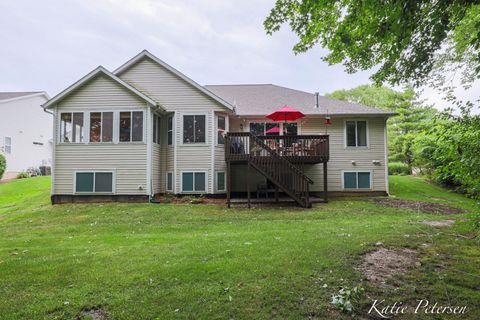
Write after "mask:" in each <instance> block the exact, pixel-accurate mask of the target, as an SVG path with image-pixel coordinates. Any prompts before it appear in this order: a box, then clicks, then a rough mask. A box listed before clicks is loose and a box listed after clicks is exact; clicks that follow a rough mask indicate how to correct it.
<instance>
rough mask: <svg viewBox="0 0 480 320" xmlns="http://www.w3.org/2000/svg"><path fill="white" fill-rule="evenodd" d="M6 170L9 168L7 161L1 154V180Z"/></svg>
mask: <svg viewBox="0 0 480 320" xmlns="http://www.w3.org/2000/svg"><path fill="white" fill-rule="evenodd" d="M6 168H7V160H5V156H4V155H3V154H0V179H2V177H3V174H4V173H5V169H6Z"/></svg>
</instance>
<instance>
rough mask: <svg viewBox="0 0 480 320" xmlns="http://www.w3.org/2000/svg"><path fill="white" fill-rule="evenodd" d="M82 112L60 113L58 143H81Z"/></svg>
mask: <svg viewBox="0 0 480 320" xmlns="http://www.w3.org/2000/svg"><path fill="white" fill-rule="evenodd" d="M83 126H84V125H83V112H73V113H72V112H68V113H65V112H62V113H61V114H60V142H62V143H81V142H83Z"/></svg>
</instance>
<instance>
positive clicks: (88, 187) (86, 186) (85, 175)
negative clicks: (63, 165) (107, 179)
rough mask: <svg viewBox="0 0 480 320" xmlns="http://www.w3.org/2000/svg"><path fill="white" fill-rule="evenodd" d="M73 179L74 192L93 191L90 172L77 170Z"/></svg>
mask: <svg viewBox="0 0 480 320" xmlns="http://www.w3.org/2000/svg"><path fill="white" fill-rule="evenodd" d="M75 180H76V182H75V190H76V192H93V173H92V172H78V173H77V176H76V179H75Z"/></svg>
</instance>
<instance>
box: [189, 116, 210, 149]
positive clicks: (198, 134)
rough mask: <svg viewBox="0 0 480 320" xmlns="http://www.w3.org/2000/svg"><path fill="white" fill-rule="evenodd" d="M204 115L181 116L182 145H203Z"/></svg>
mask: <svg viewBox="0 0 480 320" xmlns="http://www.w3.org/2000/svg"><path fill="white" fill-rule="evenodd" d="M205 136H206V134H205V115H188V116H187V115H185V116H183V143H205Z"/></svg>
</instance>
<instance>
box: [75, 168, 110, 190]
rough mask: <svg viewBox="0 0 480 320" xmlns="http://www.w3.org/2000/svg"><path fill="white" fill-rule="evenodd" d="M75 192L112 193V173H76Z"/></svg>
mask: <svg viewBox="0 0 480 320" xmlns="http://www.w3.org/2000/svg"><path fill="white" fill-rule="evenodd" d="M75 192H99V193H111V192H113V173H112V172H77V173H76V174H75Z"/></svg>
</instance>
